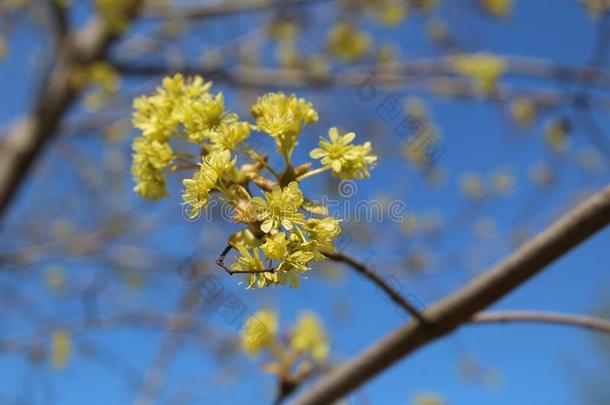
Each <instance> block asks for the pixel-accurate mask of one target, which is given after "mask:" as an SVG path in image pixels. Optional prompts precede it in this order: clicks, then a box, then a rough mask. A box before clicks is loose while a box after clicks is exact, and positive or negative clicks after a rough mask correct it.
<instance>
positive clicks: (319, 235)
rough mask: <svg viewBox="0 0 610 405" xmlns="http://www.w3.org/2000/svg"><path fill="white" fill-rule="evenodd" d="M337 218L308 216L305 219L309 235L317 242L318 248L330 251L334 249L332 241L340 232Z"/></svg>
mask: <svg viewBox="0 0 610 405" xmlns="http://www.w3.org/2000/svg"><path fill="white" fill-rule="evenodd" d="M339 222H340V221H339V220H338V219H335V218H333V217H326V218H322V219H317V218H310V219H308V220H307V229H308V231H309V236H310V237H311V238H312V239H313V240H315V241H316V242H317V247H318V249H319V250H321V251H324V252H332V251H333V250H334V245H333V241H334V240H335V239H337V237H338V236H339V234H341V226H340V225H339Z"/></svg>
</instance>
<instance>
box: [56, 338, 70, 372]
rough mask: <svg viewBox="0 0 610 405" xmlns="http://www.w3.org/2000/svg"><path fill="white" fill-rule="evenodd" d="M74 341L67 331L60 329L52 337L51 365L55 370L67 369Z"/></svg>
mask: <svg viewBox="0 0 610 405" xmlns="http://www.w3.org/2000/svg"><path fill="white" fill-rule="evenodd" d="M71 348H72V341H71V339H70V335H69V334H68V332H67V331H65V330H62V329H58V330H55V331H53V334H52V336H51V365H52V366H53V368H54V369H55V370H61V369H63V368H65V367H66V365H67V364H68V360H69V358H70V351H71V350H72V349H71Z"/></svg>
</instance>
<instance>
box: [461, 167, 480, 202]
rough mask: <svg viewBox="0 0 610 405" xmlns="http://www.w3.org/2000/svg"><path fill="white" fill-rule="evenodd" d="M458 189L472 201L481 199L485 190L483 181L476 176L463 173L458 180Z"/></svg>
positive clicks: (470, 173)
mask: <svg viewBox="0 0 610 405" xmlns="http://www.w3.org/2000/svg"><path fill="white" fill-rule="evenodd" d="M460 188H461V189H462V192H463V193H464V194H466V196H467V197H468V198H471V199H473V200H476V199H479V198H481V197H483V194H484V192H485V189H484V187H483V181H482V180H481V178H480V177H479V175H478V174H476V173H472V172H467V173H464V174H463V175H462V176H461V178H460Z"/></svg>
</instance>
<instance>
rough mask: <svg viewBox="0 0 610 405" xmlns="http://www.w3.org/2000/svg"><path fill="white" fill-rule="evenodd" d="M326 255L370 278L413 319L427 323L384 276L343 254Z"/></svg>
mask: <svg viewBox="0 0 610 405" xmlns="http://www.w3.org/2000/svg"><path fill="white" fill-rule="evenodd" d="M324 255H325V256H326V257H328V258H329V259H331V260H334V261H336V262H343V263H346V264H348V265H350V266H351V267H352V268H353V269H354V270H356V271H357V272H358V273H360V274H362V275H363V276H364V277H366V278H368V279H369V280H370V281H372V282H373V283H374V284H376V285H377V286H378V287H379V288H380V289H381V290H383V291H384V292H385V293H386V294H387V295H388V297H390V299H391V300H392V301H394V302H395V303H396V304H398V306H400V307H401V308H403V309H404V310H405V311H407V313H409V314H410V315H411V316H412V317H414V318H415V319H417V320H418V321H420V322H426V319H425V318H424V317H423V316H422V314H421V313H420V312H419V311H418V310H417V308H415V307H414V306H413V305H412V304H411V303H410V302H409V301H407V300H406V299H405V298H404V297H403V296H402V295H400V293H399V292H398V291H396V290H395V289H394V288H393V287H392V286H391V285H389V284H388V283H386V281H385V280H384V279H383V277H382V276H380V275H379V274H377V273H376V272H375V271H373V270H372V269H370V268H369V267H368V266H367V265H366V264H364V263H362V262H359V261H358V260H356V259H355V258H353V257H351V256H349V255H347V254H345V253H342V252H333V253H324Z"/></svg>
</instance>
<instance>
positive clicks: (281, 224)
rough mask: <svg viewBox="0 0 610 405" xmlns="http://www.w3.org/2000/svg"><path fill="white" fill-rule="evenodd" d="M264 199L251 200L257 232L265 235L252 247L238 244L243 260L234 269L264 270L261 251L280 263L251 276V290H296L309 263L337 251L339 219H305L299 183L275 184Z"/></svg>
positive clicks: (308, 267)
mask: <svg viewBox="0 0 610 405" xmlns="http://www.w3.org/2000/svg"><path fill="white" fill-rule="evenodd" d="M264 196H265V198H261V197H254V198H252V199H251V200H250V204H251V205H250V206H251V207H252V208H253V210H252V212H254V215H255V218H256V222H255V223H256V224H260V225H259V227H258V228H257V229H255V232H262V233H263V236H262V237H260V238H259V239H258V243H256V244H255V245H254V246H251V248H249V247H248V246H246V244H245V243H241V244H238V245H237V248H238V250H239V252H240V253H241V257H239V258H238V260H237V263H235V264H234V265H233V268H234V269H235V270H238V271H248V270H263V269H264V268H265V266H264V259H263V258H261V250H262V252H263V253H264V255H265V256H266V258H267V260H269V261H270V262H272V261H278V263H277V264H276V266H275V271H273V272H260V273H250V274H249V275H248V288H251V287H264V286H269V285H273V284H286V283H287V282H289V283H290V285H291V286H292V287H296V286H298V284H299V274H301V273H304V272H306V271H308V270H309V269H310V266H311V264H310V262H311V261H313V260H316V261H321V260H324V259H325V256H324V254H323V252H330V251H332V250H333V249H334V246H333V241H334V240H335V239H336V238H337V237H338V236H339V234H340V233H341V228H340V226H339V220H337V219H335V218H333V217H329V216H323V217H322V218H309V219H307V220H306V219H305V216H304V214H303V213H302V212H300V210H301V209H304V207H303V193H302V192H301V190H300V189H299V186H298V184H297V182H291V183H290V184H288V185H287V186H286V187H284V188H283V189H282V188H281V187H280V186H279V185H275V186H273V188H272V190H271V191H270V192H265V193H264Z"/></svg>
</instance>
